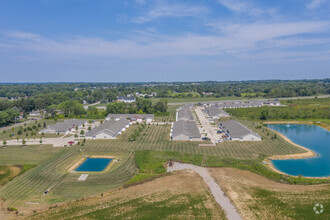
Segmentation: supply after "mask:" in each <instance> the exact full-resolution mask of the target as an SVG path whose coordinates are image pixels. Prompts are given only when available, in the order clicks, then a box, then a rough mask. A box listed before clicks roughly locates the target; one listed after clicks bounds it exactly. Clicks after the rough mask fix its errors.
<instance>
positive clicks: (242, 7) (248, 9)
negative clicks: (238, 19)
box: [217, 0, 276, 16]
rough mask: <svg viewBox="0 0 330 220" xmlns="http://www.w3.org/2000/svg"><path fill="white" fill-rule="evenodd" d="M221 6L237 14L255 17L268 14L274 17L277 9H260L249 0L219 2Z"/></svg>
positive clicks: (222, 0)
mask: <svg viewBox="0 0 330 220" xmlns="http://www.w3.org/2000/svg"><path fill="white" fill-rule="evenodd" d="M217 1H218V2H219V3H220V4H222V5H223V6H225V7H226V8H228V9H229V10H231V11H233V12H236V13H242V14H248V15H253V16H258V15H263V14H268V15H272V14H274V13H275V12H276V9H275V8H270V9H265V8H260V7H258V6H257V5H256V4H254V3H252V2H250V1H248V0H244V1H243V0H217Z"/></svg>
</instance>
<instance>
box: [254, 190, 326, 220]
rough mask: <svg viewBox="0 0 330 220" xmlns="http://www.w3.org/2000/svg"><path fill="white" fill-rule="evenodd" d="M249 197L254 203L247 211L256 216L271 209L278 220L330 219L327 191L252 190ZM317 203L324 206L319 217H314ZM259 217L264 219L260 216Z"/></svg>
mask: <svg viewBox="0 0 330 220" xmlns="http://www.w3.org/2000/svg"><path fill="white" fill-rule="evenodd" d="M250 195H251V196H252V197H253V199H254V203H252V204H250V205H249V209H250V210H251V212H254V213H256V214H257V216H258V213H259V212H260V210H262V209H263V210H265V209H266V210H267V209H269V210H270V209H271V210H272V213H274V215H275V213H276V216H274V217H275V218H278V219H285V218H290V219H328V218H329V217H330V213H329V212H328V207H329V206H330V200H329V198H328V195H329V191H327V190H319V191H305V192H304V193H295V192H276V191H270V190H265V189H261V188H253V189H252V192H251V194H250ZM317 203H319V204H322V205H323V206H324V212H323V213H321V214H319V215H316V214H315V212H314V210H313V207H314V205H315V204H317ZM259 217H260V218H264V216H262V215H260V216H259Z"/></svg>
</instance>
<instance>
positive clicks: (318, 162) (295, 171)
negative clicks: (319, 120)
mask: <svg viewBox="0 0 330 220" xmlns="http://www.w3.org/2000/svg"><path fill="white" fill-rule="evenodd" d="M266 126H267V127H269V128H271V129H273V130H275V131H278V132H280V133H282V134H283V135H285V136H286V137H288V138H289V139H291V141H293V142H294V143H296V144H298V145H300V146H303V147H306V148H308V149H310V150H312V151H314V153H315V154H317V156H316V157H312V158H305V159H289V160H272V163H273V165H274V167H275V168H276V169H277V170H279V171H281V172H283V173H287V174H289V175H293V176H298V175H302V176H305V177H329V176H330V132H329V131H328V130H326V129H324V128H321V127H319V126H316V125H307V124H290V125H289V124H288V125H286V124H267V125H266Z"/></svg>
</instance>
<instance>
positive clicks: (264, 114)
mask: <svg viewBox="0 0 330 220" xmlns="http://www.w3.org/2000/svg"><path fill="white" fill-rule="evenodd" d="M281 103H282V104H284V105H286V106H284V107H275V106H274V107H261V108H236V109H226V111H227V112H228V113H230V114H231V115H233V116H235V117H238V118H240V119H249V120H311V119H316V120H321V121H324V122H328V123H329V122H330V104H329V103H330V98H317V99H303V100H286V101H281Z"/></svg>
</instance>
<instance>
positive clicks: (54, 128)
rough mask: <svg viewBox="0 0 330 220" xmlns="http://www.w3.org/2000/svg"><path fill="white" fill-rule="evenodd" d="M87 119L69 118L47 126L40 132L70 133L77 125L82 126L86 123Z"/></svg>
mask: <svg viewBox="0 0 330 220" xmlns="http://www.w3.org/2000/svg"><path fill="white" fill-rule="evenodd" d="M86 123H87V121H86V120H79V119H69V120H66V121H64V122H59V123H57V124H55V125H51V126H48V127H47V128H45V129H43V130H41V131H40V132H39V133H40V134H41V133H45V134H60V133H69V132H70V131H71V130H72V129H75V128H76V127H78V128H80V127H82V126H83V124H86Z"/></svg>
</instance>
